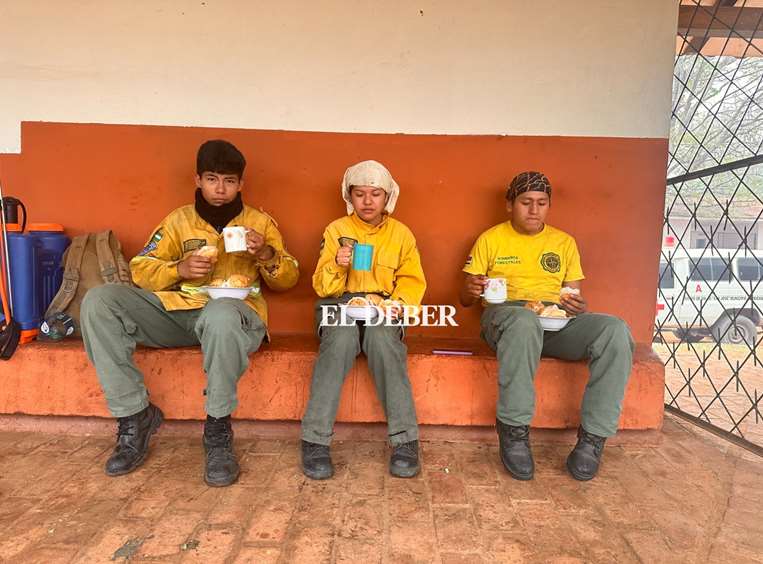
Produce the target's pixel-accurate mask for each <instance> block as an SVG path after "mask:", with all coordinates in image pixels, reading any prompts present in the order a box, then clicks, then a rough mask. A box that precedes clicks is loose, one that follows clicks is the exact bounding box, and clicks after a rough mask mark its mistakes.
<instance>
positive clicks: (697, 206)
mask: <svg viewBox="0 0 763 564" xmlns="http://www.w3.org/2000/svg"><path fill="white" fill-rule="evenodd" d="M679 9H680V12H679V35H678V41H677V54H676V59H675V65H674V80H673V109H672V117H671V129H670V147H669V151H670V154H669V160H668V170H667V189H666V197H665V218H664V221H665V224H664V240H665V241H666V243H667V242H669V244H666V245H665V246H664V247H663V250H662V253H661V257H660V258H661V264H660V283H659V290H658V306H657V317H656V322H655V350H656V352H657V353H658V354H659V355H660V356H661V357H662V358H663V360H664V362H665V366H666V384H665V385H666V388H665V403H666V406H668V407H669V408H670V409H672V410H677V411H679V412H681V413H682V414H684V415H686V416H688V417H690V418H694V419H695V420H696V421H698V422H701V423H702V424H704V425H709V426H712V427H714V428H715V430H716V431H718V432H719V433H721V434H725V435H726V436H727V437H729V438H731V439H732V440H736V441H737V442H741V443H742V444H744V445H745V446H747V447H748V448H751V449H753V450H756V452H759V453H763V448H762V447H763V416H762V415H761V411H763V397H762V394H763V357H761V356H759V355H758V352H759V348H758V347H759V345H760V342H761V340H763V338H762V337H761V334H760V330H759V327H760V322H761V317H762V316H761V311H763V286H761V276H762V275H763V259H761V258H759V257H763V250H761V252H760V253H758V250H759V246H758V245H759V239H760V238H759V237H758V229H759V225H763V224H761V223H760V220H761V216H762V215H763V154H761V148H762V147H763V28H762V26H761V24H762V23H763V2H753V1H733V0H731V1H729V0H682V1H681V5H680V7H679Z"/></svg>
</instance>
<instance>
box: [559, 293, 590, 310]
mask: <svg viewBox="0 0 763 564" xmlns="http://www.w3.org/2000/svg"><path fill="white" fill-rule="evenodd" d="M560 302H561V303H560V304H559V305H560V306H561V308H562V309H563V310H564V311H566V312H567V313H569V314H570V315H580V314H581V313H585V312H586V311H588V304H587V303H586V301H585V299H583V296H581V295H580V294H562V296H561V298H560Z"/></svg>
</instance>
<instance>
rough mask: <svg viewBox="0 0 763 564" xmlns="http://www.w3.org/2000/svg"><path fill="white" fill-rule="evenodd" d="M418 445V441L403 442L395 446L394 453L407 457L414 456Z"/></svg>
mask: <svg viewBox="0 0 763 564" xmlns="http://www.w3.org/2000/svg"><path fill="white" fill-rule="evenodd" d="M418 446H419V445H418V441H410V442H407V443H403V444H400V445H397V446H396V447H395V449H394V454H397V455H399V456H405V457H407V458H416V456H417V455H418V452H419V449H418Z"/></svg>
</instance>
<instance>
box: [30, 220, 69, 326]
mask: <svg viewBox="0 0 763 564" xmlns="http://www.w3.org/2000/svg"><path fill="white" fill-rule="evenodd" d="M28 235H29V236H30V237H32V238H33V239H34V240H35V241H37V242H38V245H37V282H38V284H37V285H38V290H37V291H38V304H39V307H40V319H42V318H43V317H45V311H46V310H47V309H48V306H49V305H50V302H52V301H53V298H54V297H55V295H56V293H57V292H58V289H59V288H60V287H61V284H62V282H63V280H64V267H63V265H62V264H61V259H62V257H63V256H64V251H65V250H66V249H67V248H68V247H69V245H70V244H71V239H69V237H67V236H66V235H64V226H63V225H59V224H57V223H30V224H29V227H28Z"/></svg>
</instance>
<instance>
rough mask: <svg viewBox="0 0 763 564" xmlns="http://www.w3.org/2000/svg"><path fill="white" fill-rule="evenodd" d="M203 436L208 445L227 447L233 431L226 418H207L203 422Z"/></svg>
mask: <svg viewBox="0 0 763 564" xmlns="http://www.w3.org/2000/svg"><path fill="white" fill-rule="evenodd" d="M204 438H205V440H206V442H207V445H208V446H209V447H227V446H229V445H230V443H231V439H232V438H233V433H232V431H231V426H230V421H229V420H228V419H215V420H209V419H208V420H207V421H206V423H205V424H204Z"/></svg>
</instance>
